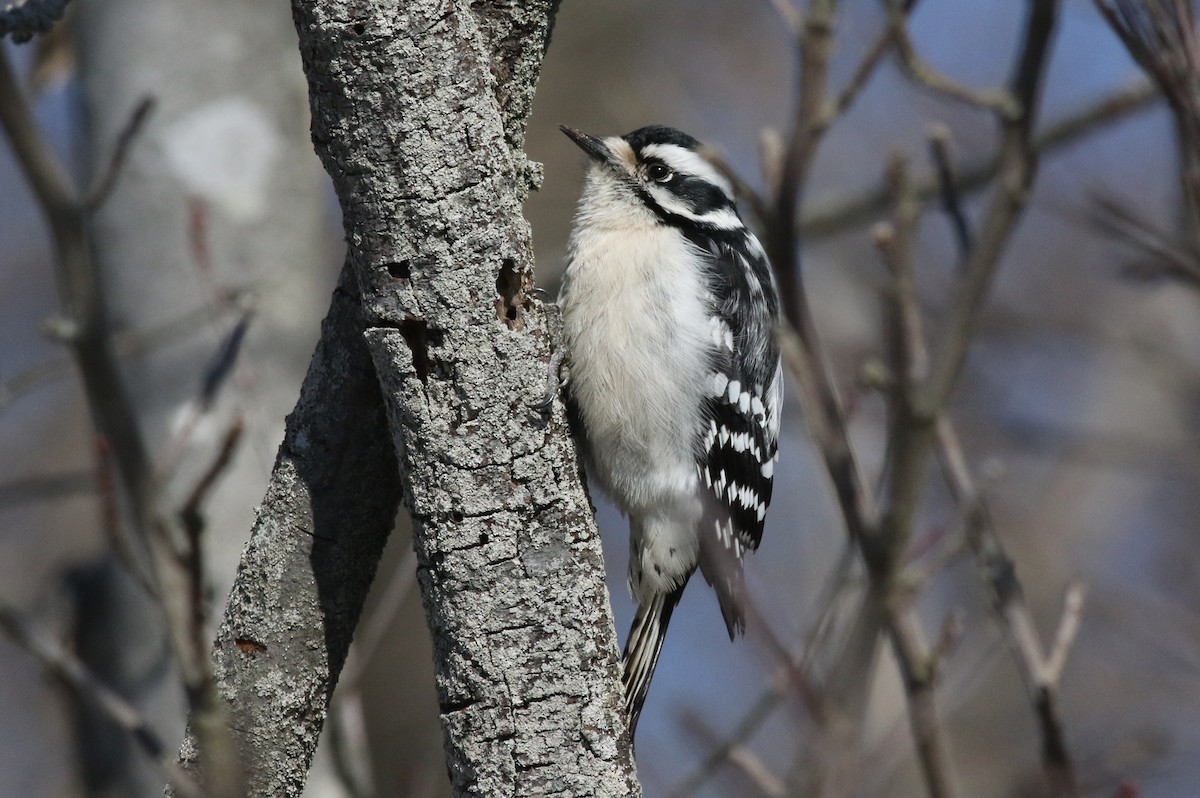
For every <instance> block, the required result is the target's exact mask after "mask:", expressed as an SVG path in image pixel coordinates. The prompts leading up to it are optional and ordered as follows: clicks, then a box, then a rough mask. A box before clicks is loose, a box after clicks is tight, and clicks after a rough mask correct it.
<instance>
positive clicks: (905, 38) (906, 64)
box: [887, 0, 1018, 117]
mask: <svg viewBox="0 0 1200 798" xmlns="http://www.w3.org/2000/svg"><path fill="white" fill-rule="evenodd" d="M887 10H888V26H889V27H890V28H891V29H892V40H893V41H894V42H895V45H896V53H897V54H898V55H899V56H900V65H901V66H902V67H903V69H904V73H905V74H906V75H907V76H908V77H909V78H910V79H911V80H913V81H914V82H915V83H917V84H918V85H920V86H922V87H924V88H926V89H928V90H929V91H932V92H934V93H935V94H939V95H941V96H943V97H946V98H947V99H950V100H954V101H955V102H959V103H963V104H965V105H969V106H971V107H973V108H980V109H983V110H986V111H992V112H994V113H996V114H998V115H999V116H1001V117H1008V116H1014V115H1016V114H1017V113H1018V109H1017V106H1016V101H1015V99H1014V98H1013V96H1012V94H1010V93H1009V92H1008V91H1007V90H1006V89H972V88H969V87H967V86H963V85H962V84H960V83H957V82H955V81H953V80H951V79H950V78H948V77H946V76H945V75H943V74H942V73H940V72H938V71H937V70H936V69H934V68H933V67H932V66H930V65H929V64H928V63H927V62H926V61H925V60H924V59H922V58H921V56H920V55H919V54H918V53H917V49H916V45H914V44H913V41H912V38H911V37H910V36H909V35H908V19H907V15H906V14H905V11H904V9H903V7H902V5H901V4H900V3H897V2H895V0H889V2H887Z"/></svg>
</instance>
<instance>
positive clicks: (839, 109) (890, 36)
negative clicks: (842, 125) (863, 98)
mask: <svg viewBox="0 0 1200 798" xmlns="http://www.w3.org/2000/svg"><path fill="white" fill-rule="evenodd" d="M918 2H919V0H903V2H901V3H900V12H901V15H902V16H904V17H907V16H908V14H910V13H912V11H913V9H915V8H916V6H917V3H918ZM895 44H896V26H895V25H892V24H891V23H888V24H887V25H886V26H885V27H884V29H883V31H882V32H881V33H880V34H879V35H878V36H876V37H875V41H873V42H871V46H870V47H868V48H867V52H866V54H865V55H864V56H863V57H862V59H861V60H860V61H859V62H858V66H856V67H855V68H854V72H853V73H852V74H851V75H850V79H849V80H848V81H846V85H845V86H843V87H842V90H841V91H840V92H838V96H837V99H836V100H834V102H833V105H832V106H831V107H830V108H829V110H828V113H829V114H832V115H833V116H834V117H839V116H841V115H842V114H844V113H846V111H848V110H850V106H851V105H853V104H854V101H855V100H856V99H858V95H859V94H860V93H861V92H862V90H863V88H864V87H865V86H866V85H867V81H869V80H870V79H871V76H872V75H873V74H875V70H876V69H877V68H878V67H879V65H880V64H881V63H882V62H883V57H884V56H885V55H887V54H888V52H889V51H890V50H891V49H892V48H893V47H894V46H895ZM831 121H832V120H831Z"/></svg>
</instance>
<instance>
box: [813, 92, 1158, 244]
mask: <svg viewBox="0 0 1200 798" xmlns="http://www.w3.org/2000/svg"><path fill="white" fill-rule="evenodd" d="M1160 99H1161V98H1160V95H1159V93H1158V91H1157V89H1155V87H1154V86H1153V85H1152V84H1151V83H1149V82H1148V81H1143V82H1140V83H1137V84H1135V85H1133V86H1130V87H1129V88H1127V89H1122V90H1120V91H1117V92H1115V93H1113V94H1111V95H1109V96H1107V97H1104V98H1103V99H1101V100H1098V101H1097V102H1095V103H1093V104H1091V105H1088V106H1086V107H1084V108H1083V109H1081V110H1080V111H1078V112H1077V113H1075V114H1072V115H1070V116H1067V117H1065V118H1063V119H1061V120H1059V121H1058V122H1055V123H1052V124H1050V125H1047V126H1046V128H1045V129H1044V130H1043V132H1041V133H1040V134H1038V136H1037V137H1036V138H1034V140H1033V142H1032V144H1031V149H1032V151H1033V154H1034V155H1035V156H1037V157H1042V156H1045V155H1049V154H1051V153H1054V152H1057V151H1058V150H1060V149H1063V148H1065V147H1067V146H1070V145H1072V144H1074V143H1076V142H1078V141H1079V140H1080V139H1082V138H1084V137H1086V136H1088V135H1090V134H1092V133H1095V132H1098V131H1101V130H1103V129H1104V128H1106V127H1107V126H1108V125H1111V124H1113V123H1114V122H1119V121H1121V120H1123V119H1126V118H1127V117H1129V116H1130V115H1131V114H1133V113H1136V112H1138V111H1144V110H1146V109H1148V108H1152V107H1153V106H1154V105H1155V104H1156V103H1157V102H1158V101H1159V100H1160ZM1001 165H1002V159H1001V157H1000V156H998V155H997V156H995V157H993V158H990V159H988V160H986V161H983V162H981V163H977V164H973V165H972V164H966V165H961V166H958V167H956V169H955V171H956V172H957V173H958V175H959V179H958V181H957V184H958V190H959V192H960V193H961V194H966V193H969V192H974V191H978V190H979V189H981V188H984V187H985V186H987V185H989V184H990V183H991V181H992V179H993V178H995V177H996V175H997V173H998V172H999V171H1000V167H1001ZM940 192H941V188H940V185H939V183H938V181H937V178H936V176H935V175H930V176H928V177H925V178H923V179H921V180H920V181H919V182H918V184H917V197H918V199H919V200H920V201H921V203H922V204H926V203H929V202H932V201H934V200H936V199H937V198H938V197H939V196H940ZM810 205H811V206H812V207H813V210H812V211H811V212H808V213H805V214H803V217H802V220H801V224H800V232H801V234H802V236H803V237H804V239H805V240H806V241H817V240H820V239H822V238H828V237H830V236H834V235H838V234H840V233H844V232H846V231H848V230H852V229H854V228H856V227H860V226H862V225H864V224H866V223H867V222H870V221H871V220H872V219H874V218H877V217H878V216H879V214H881V213H883V212H884V211H885V210H887V207H888V189H887V186H886V185H882V184H881V185H879V186H876V187H875V188H873V189H871V190H870V191H867V192H865V193H862V194H856V195H855V196H852V197H848V198H845V199H839V200H833V201H830V202H824V203H810Z"/></svg>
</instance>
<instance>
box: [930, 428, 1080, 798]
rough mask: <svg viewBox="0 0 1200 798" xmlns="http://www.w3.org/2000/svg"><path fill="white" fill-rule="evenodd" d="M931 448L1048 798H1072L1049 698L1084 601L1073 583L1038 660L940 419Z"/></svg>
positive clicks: (1029, 622)
mask: <svg viewBox="0 0 1200 798" xmlns="http://www.w3.org/2000/svg"><path fill="white" fill-rule="evenodd" d="M937 448H938V455H939V460H940V462H941V465H942V472H943V475H944V478H945V481H946V484H947V485H948V487H949V488H950V491H951V493H952V494H953V496H954V499H955V501H956V502H957V503H958V504H959V506H960V507H962V508H964V511H965V512H968V513H969V523H968V527H967V541H968V544H969V545H970V548H971V550H972V552H973V553H974V555H975V559H976V563H977V566H978V568H979V572H980V577H981V579H982V581H983V583H984V585H986V587H987V589H988V592H989V594H990V597H991V602H992V609H993V611H994V614H995V617H996V618H997V620H998V621H999V622H1000V627H1001V631H1002V632H1003V633H1004V637H1005V640H1006V641H1007V642H1008V644H1009V648H1010V649H1011V650H1012V651H1013V653H1014V658H1015V659H1016V662H1017V665H1018V667H1019V669H1020V671H1021V675H1022V678H1023V680H1024V681H1025V685H1026V688H1027V689H1028V690H1029V694H1030V701H1031V703H1032V705H1033V708H1034V713H1035V716H1036V717H1037V720H1038V729H1039V732H1040V734H1041V743H1042V744H1041V750H1042V769H1043V771H1044V772H1045V774H1046V780H1047V783H1048V784H1049V786H1050V790H1051V795H1053V796H1054V797H1055V798H1076V796H1078V795H1079V789H1078V786H1077V784H1076V779H1075V771H1074V765H1073V764H1072V761H1071V757H1070V754H1069V751H1068V748H1067V745H1066V738H1065V735H1064V732H1063V726H1062V721H1061V719H1060V718H1059V716H1058V710H1057V705H1056V701H1055V696H1056V693H1057V688H1058V684H1059V682H1060V681H1061V679H1062V673H1063V668H1064V667H1065V665H1066V661H1067V656H1068V654H1069V652H1070V649H1071V646H1072V644H1073V643H1074V641H1075V637H1076V635H1077V634H1078V632H1079V625H1080V623H1081V618H1082V613H1083V602H1084V596H1085V593H1084V588H1083V585H1082V584H1079V583H1076V584H1074V585H1072V586H1071V587H1070V588H1069V589H1068V590H1067V594H1066V597H1065V599H1064V606H1063V612H1062V616H1061V619H1060V621H1059V624H1058V630H1057V632H1056V634H1055V638H1054V644H1053V646H1052V648H1051V653H1050V655H1049V656H1045V655H1043V653H1042V646H1041V642H1040V640H1039V637H1038V634H1037V629H1036V627H1035V625H1034V622H1033V613H1032V612H1031V611H1030V609H1029V606H1028V604H1027V603H1026V601H1025V591H1024V589H1023V588H1022V586H1021V582H1020V580H1019V579H1018V577H1017V570H1016V566H1015V564H1014V563H1013V561H1012V559H1011V558H1010V557H1009V556H1008V553H1007V552H1006V551H1005V550H1004V547H1003V545H1002V544H1001V542H1000V539H999V537H998V536H997V534H996V531H995V528H994V525H993V522H992V517H991V511H990V508H989V507H988V503H987V500H986V497H984V496H983V494H982V493H981V492H980V491H979V489H978V488H977V487H976V484H975V480H974V478H973V477H972V475H971V472H970V469H969V467H968V466H967V462H966V457H965V456H964V454H963V451H962V445H961V444H960V443H959V439H958V435H957V433H956V431H955V429H954V426H953V424H951V423H950V421H949V420H948V419H947V418H944V417H943V418H941V419H939V420H938V424H937Z"/></svg>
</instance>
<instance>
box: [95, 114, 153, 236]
mask: <svg viewBox="0 0 1200 798" xmlns="http://www.w3.org/2000/svg"><path fill="white" fill-rule="evenodd" d="M154 103H155V100H154V98H153V97H143V98H142V99H141V100H139V101H138V104H137V105H136V106H134V109H133V112H132V113H131V114H130V115H129V121H128V122H126V123H125V127H124V128H122V130H121V132H120V133H119V134H118V135H117V142H116V144H114V145H113V150H112V155H111V156H110V157H109V161H108V165H107V167H106V168H105V170H104V173H103V174H102V175H101V176H100V179H99V180H97V181H96V184H95V185H94V186H93V187H92V189H91V190H90V191H88V194H87V199H86V200H84V206H85V207H86V209H87V210H88V211H89V212H91V211H95V210H96V209H97V208H99V207H100V206H101V205H103V204H104V201H105V200H106V199H108V196H109V194H111V193H112V191H113V189H114V188H116V187H117V180H118V179H119V178H120V177H121V170H122V169H123V168H124V166H125V159H126V157H127V156H128V155H129V148H130V147H131V146H133V142H134V141H135V140H136V139H137V137H138V134H139V133H141V131H142V128H143V127H144V126H145V123H146V119H147V118H149V116H150V112H151V111H153V110H154Z"/></svg>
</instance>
